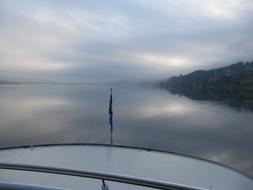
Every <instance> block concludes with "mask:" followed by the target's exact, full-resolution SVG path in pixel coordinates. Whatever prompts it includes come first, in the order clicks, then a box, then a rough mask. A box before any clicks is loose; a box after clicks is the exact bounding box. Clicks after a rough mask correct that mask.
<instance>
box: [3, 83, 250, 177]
mask: <svg viewBox="0 0 253 190" xmlns="http://www.w3.org/2000/svg"><path fill="white" fill-rule="evenodd" d="M110 87H111V86H107V85H9V86H8V85H7V86H1V87H0V97H1V98H0V113H1V114H0V121H1V123H0V146H1V147H6V146H15V145H25V144H45V143H109V142H110V127H109V122H108V117H109V115H108V104H109V88H110ZM113 111H114V133H113V138H114V143H115V144H122V145H130V146H138V147H139V146H140V147H148V148H155V149H160V150H167V151H174V152H178V153H183V154H187V155H193V156H197V157H200V158H205V159H208V160H213V161H217V162H219V163H223V164H225V165H227V166H230V167H232V168H235V169H237V170H240V171H241V172H243V173H245V174H249V175H253V152H252V144H253V140H252V133H253V128H252V123H253V112H252V111H250V109H243V108H242V107H241V108H238V107H233V106H229V105H227V104H226V103H224V102H215V101H198V100H192V99H189V98H187V97H184V96H181V97H180V96H178V95H172V94H170V93H169V92H167V91H163V90H160V89H157V88H151V87H144V86H140V85H117V86H114V88H113Z"/></svg>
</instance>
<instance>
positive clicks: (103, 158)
mask: <svg viewBox="0 0 253 190" xmlns="http://www.w3.org/2000/svg"><path fill="white" fill-rule="evenodd" d="M0 162H1V163H22V164H30V165H41V166H53V167H61V168H71V169H78V170H81V169H84V170H92V171H100V172H106V173H114V174H115V173H116V174H122V175H131V176H138V177H145V178H151V179H157V180H162V181H170V182H174V183H181V184H185V185H191V186H198V187H203V188H211V189H212V190H252V189H253V181H252V180H251V179H249V178H247V177H245V176H243V175H241V174H239V173H237V172H235V171H233V170H230V169H228V168H226V167H222V166H220V165H217V164H213V163H210V162H207V161H203V160H197V159H194V158H188V157H184V156H180V155H176V154H169V153H163V152H157V151H147V150H138V149H133V148H122V147H111V146H97V145H67V146H45V147H36V148H32V149H30V148H18V149H8V150H1V151H0ZM0 182H18V183H31V184H40V185H50V186H57V187H63V188H69V189H97V190H99V189H101V184H102V183H101V181H100V180H96V179H85V178H79V177H69V176H61V175H55V174H42V173H35V172H20V171H8V170H0ZM108 184H109V187H110V190H111V189H119V187H120V189H138V186H129V185H124V184H123V185H122V184H118V183H113V182H108ZM139 189H145V188H143V187H141V188H140V187H139Z"/></svg>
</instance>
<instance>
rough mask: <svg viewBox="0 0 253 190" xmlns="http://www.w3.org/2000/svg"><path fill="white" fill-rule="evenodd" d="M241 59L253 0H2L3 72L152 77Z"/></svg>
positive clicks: (70, 77) (72, 77) (251, 56)
mask: <svg viewBox="0 0 253 190" xmlns="http://www.w3.org/2000/svg"><path fill="white" fill-rule="evenodd" d="M240 60H241V61H252V60H253V1H252V0H209V1H203V0H106V1H103V0H92V1H88V0H82V1H78V0H73V1H70V0H69V1H64V0H51V1H48V0H43V1H32V0H0V79H2V78H6V77H9V78H15V77H16V78H18V77H20V78H22V77H23V78H30V79H41V80H52V81H77V82H110V81H122V80H155V79H163V78H164V79H165V78H168V77H170V76H173V75H178V74H186V73H188V72H191V71H193V70H196V69H210V68H216V67H220V66H224V65H228V64H231V63H235V62H237V61H240Z"/></svg>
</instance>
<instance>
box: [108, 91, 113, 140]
mask: <svg viewBox="0 0 253 190" xmlns="http://www.w3.org/2000/svg"><path fill="white" fill-rule="evenodd" d="M110 90H111V94H110V102H109V124H110V127H111V140H110V141H111V144H113V111H112V88H111V89H110Z"/></svg>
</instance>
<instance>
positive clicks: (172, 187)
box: [0, 163, 208, 190]
mask: <svg viewBox="0 0 253 190" xmlns="http://www.w3.org/2000/svg"><path fill="white" fill-rule="evenodd" d="M0 169H7V170H19V171H31V172H41V173H49V174H60V175H68V176H76V177H85V178H92V179H101V180H107V181H114V182H119V183H126V184H132V185H138V186H143V187H151V188H156V189H163V190H208V189H206V188H200V187H193V186H188V185H183V184H179V183H172V182H165V181H160V180H153V179H147V178H140V177H135V176H128V175H120V174H112V173H103V172H99V171H85V170H76V169H66V168H57V167H48V166H35V165H26V164H12V163H0Z"/></svg>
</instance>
